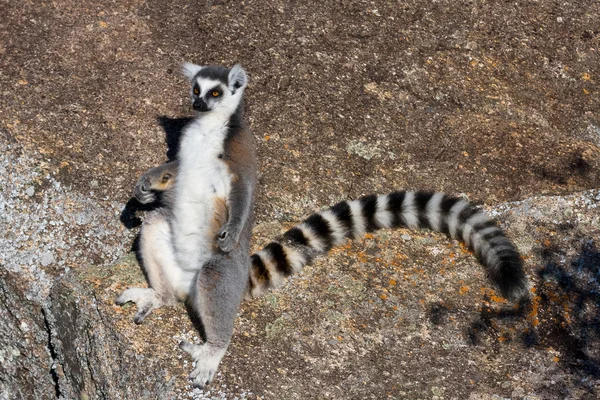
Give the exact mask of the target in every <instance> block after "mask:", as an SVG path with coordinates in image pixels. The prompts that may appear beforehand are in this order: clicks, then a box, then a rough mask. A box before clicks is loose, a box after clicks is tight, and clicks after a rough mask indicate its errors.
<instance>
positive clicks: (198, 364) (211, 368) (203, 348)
mask: <svg viewBox="0 0 600 400" xmlns="http://www.w3.org/2000/svg"><path fill="white" fill-rule="evenodd" d="M179 347H180V348H181V349H182V350H183V351H185V352H186V353H188V354H189V355H190V356H191V357H192V359H193V360H194V363H195V366H194V370H193V371H192V372H191V373H190V379H191V380H192V381H193V382H194V385H196V386H199V387H204V386H206V385H207V384H209V383H210V381H211V380H212V379H213V378H214V375H215V373H216V372H217V368H218V367H219V363H220V362H221V359H222V358H223V356H224V355H225V353H226V352H227V347H216V346H211V345H210V344H208V343H204V344H200V345H198V344H192V343H188V342H182V343H181V344H180V345H179Z"/></svg>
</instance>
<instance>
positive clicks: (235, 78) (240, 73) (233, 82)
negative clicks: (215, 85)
mask: <svg viewBox="0 0 600 400" xmlns="http://www.w3.org/2000/svg"><path fill="white" fill-rule="evenodd" d="M227 80H228V81H229V90H231V92H232V93H235V92H236V90H238V89H240V88H242V89H244V88H245V87H246V86H247V85H248V75H246V71H244V68H242V66H241V65H240V64H235V65H234V66H233V68H231V71H229V76H228V77H227Z"/></svg>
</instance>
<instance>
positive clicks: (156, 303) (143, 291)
mask: <svg viewBox="0 0 600 400" xmlns="http://www.w3.org/2000/svg"><path fill="white" fill-rule="evenodd" d="M129 302H132V303H135V305H136V306H137V313H135V316H134V317H133V322H135V323H136V324H141V323H142V322H143V321H144V318H146V317H147V316H148V315H150V313H151V312H152V310H154V309H156V308H159V307H160V306H162V305H163V304H162V302H161V301H160V299H159V298H158V296H157V294H156V292H155V291H154V289H151V288H131V289H127V290H125V291H123V293H121V295H120V296H119V297H117V299H116V300H115V303H116V304H117V305H119V306H122V305H124V304H126V303H129Z"/></svg>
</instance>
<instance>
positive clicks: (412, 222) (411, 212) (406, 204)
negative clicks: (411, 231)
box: [402, 192, 419, 228]
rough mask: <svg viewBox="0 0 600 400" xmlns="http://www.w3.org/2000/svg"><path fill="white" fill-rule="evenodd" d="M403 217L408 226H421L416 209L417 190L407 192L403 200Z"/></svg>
mask: <svg viewBox="0 0 600 400" xmlns="http://www.w3.org/2000/svg"><path fill="white" fill-rule="evenodd" d="M402 218H403V219H404V222H405V223H406V226H408V227H410V228H418V227H419V216H418V215H417V211H416V209H415V192H406V194H405V195H404V200H403V201H402Z"/></svg>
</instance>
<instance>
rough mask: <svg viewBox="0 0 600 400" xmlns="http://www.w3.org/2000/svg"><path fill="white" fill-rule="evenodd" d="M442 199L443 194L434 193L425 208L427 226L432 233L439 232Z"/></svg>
mask: <svg viewBox="0 0 600 400" xmlns="http://www.w3.org/2000/svg"><path fill="white" fill-rule="evenodd" d="M443 198H444V194H443V193H434V195H433V196H432V197H431V199H430V200H429V202H428V203H427V207H426V208H425V211H426V215H427V218H428V219H429V224H430V225H431V228H432V229H433V230H434V231H438V232H439V231H440V228H441V225H442V217H441V207H440V205H441V204H442V200H443Z"/></svg>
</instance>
